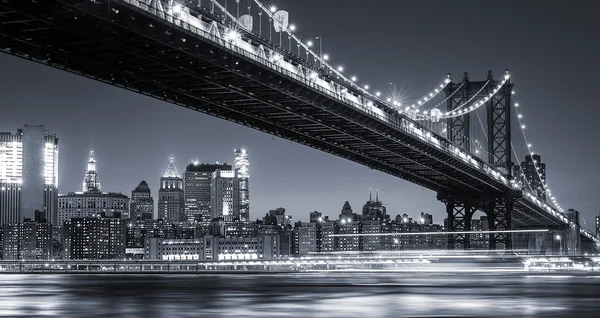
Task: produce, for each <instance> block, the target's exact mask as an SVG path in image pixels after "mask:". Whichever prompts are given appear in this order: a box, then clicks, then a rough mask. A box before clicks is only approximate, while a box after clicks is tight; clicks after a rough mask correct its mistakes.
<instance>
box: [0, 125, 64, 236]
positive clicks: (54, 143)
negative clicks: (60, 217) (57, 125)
mask: <svg viewBox="0 0 600 318" xmlns="http://www.w3.org/2000/svg"><path fill="white" fill-rule="evenodd" d="M57 189H58V138H57V137H56V135H51V134H50V133H48V131H46V130H45V129H44V126H32V125H24V126H23V128H22V129H19V130H18V131H17V133H16V134H12V133H5V132H4V133H0V224H4V223H19V222H22V221H23V219H26V218H27V219H34V218H35V215H34V214H35V211H36V210H37V211H44V212H45V213H46V215H47V218H48V219H49V220H50V221H52V222H56V217H57V213H56V207H57V196H58V190H57Z"/></svg>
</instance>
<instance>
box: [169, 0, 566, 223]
mask: <svg viewBox="0 0 600 318" xmlns="http://www.w3.org/2000/svg"><path fill="white" fill-rule="evenodd" d="M209 1H210V3H211V4H212V5H213V7H214V6H215V5H216V6H217V7H218V8H219V9H220V10H221V11H223V13H224V14H225V15H226V16H228V17H229V18H230V19H232V20H233V21H234V23H236V24H237V25H239V24H240V21H239V4H240V0H236V4H237V15H238V17H237V18H236V17H234V16H233V15H231V13H229V12H228V10H227V8H226V7H223V6H222V5H221V4H219V3H218V2H217V1H216V0H209ZM247 1H248V12H249V13H250V10H251V3H252V1H253V2H254V3H256V5H257V6H258V7H259V8H260V10H262V11H260V12H259V16H260V17H262V14H263V13H264V14H266V16H267V18H268V19H269V21H270V22H271V21H273V27H274V25H275V21H279V23H281V21H280V18H279V17H277V15H278V13H279V12H280V11H279V10H278V9H277V7H276V6H269V7H267V6H265V5H264V4H263V3H262V2H261V1H259V0H247ZM169 3H170V5H171V8H170V9H169V10H170V11H171V12H173V13H181V12H183V11H184V10H187V8H186V7H185V3H181V2H171V1H170V2H169ZM225 5H227V3H226V2H225ZM279 15H281V14H279ZM285 15H286V19H287V12H285ZM259 23H262V21H260V20H259ZM286 24H287V22H286ZM270 27H271V26H270ZM296 30H297V27H296V25H295V24H287V25H286V27H285V28H281V30H280V31H279V32H280V33H282V32H285V33H287V34H288V40H291V39H294V41H296V43H297V46H298V51H299V52H300V47H302V48H304V49H305V51H306V54H307V56H308V55H312V56H313V58H314V59H315V61H318V62H319V63H320V65H322V66H325V67H327V68H328V69H329V70H330V71H331V72H332V73H334V74H335V75H336V76H337V77H338V78H340V79H342V80H344V81H345V82H346V83H347V84H349V85H351V86H352V87H354V88H355V89H357V90H359V91H360V92H361V93H362V94H364V95H366V96H368V97H369V98H370V99H373V100H377V101H379V102H381V103H382V104H385V105H387V106H389V107H391V108H393V109H396V110H397V111H398V112H399V113H403V112H404V113H406V114H407V115H408V116H409V118H411V119H413V120H419V121H430V122H439V121H440V120H441V119H449V118H455V117H459V116H464V115H466V114H468V113H471V112H473V111H475V110H477V109H479V108H480V107H481V106H483V105H485V104H486V103H487V102H488V101H489V100H490V99H491V98H492V97H493V96H495V95H496V94H497V93H498V92H499V91H500V90H501V89H502V88H503V87H504V85H505V84H506V83H507V82H508V81H509V80H510V74H509V73H508V72H507V73H506V74H505V76H504V78H503V80H502V81H501V82H500V83H499V84H498V85H497V86H496V87H495V88H494V90H493V91H492V92H491V93H490V94H489V95H487V96H485V97H484V98H483V99H482V100H479V101H477V102H475V103H472V102H473V100H474V99H475V98H476V97H477V96H479V94H480V93H481V92H482V91H483V90H484V89H485V88H486V87H487V86H488V85H489V84H490V81H489V80H488V81H487V82H486V83H485V85H483V87H482V88H481V89H480V90H479V91H478V92H477V93H476V94H474V95H473V96H472V97H471V98H470V99H469V100H467V101H466V102H463V103H462V104H460V105H459V106H457V107H455V108H454V109H453V110H452V111H448V112H445V113H442V112H441V111H440V110H439V108H438V107H440V106H442V105H443V104H444V103H445V102H447V101H448V100H449V99H450V98H452V97H453V96H454V94H456V93H457V92H458V91H460V88H462V86H463V85H464V84H465V81H463V82H462V83H461V84H460V86H459V87H458V89H456V90H454V91H453V92H452V93H451V94H450V95H449V96H447V97H446V98H445V99H444V100H442V101H441V102H439V103H437V104H435V105H434V106H433V107H432V108H431V109H425V110H423V111H420V110H419V108H420V107H422V106H425V105H429V104H430V102H432V101H434V100H435V98H436V96H438V94H439V93H440V92H441V91H444V90H445V89H446V88H447V86H448V85H449V84H451V83H452V81H451V78H450V76H448V77H447V78H446V79H445V80H444V81H443V82H442V83H441V84H440V85H438V86H437V87H436V88H434V89H433V90H431V91H430V92H429V93H428V94H426V95H425V96H423V97H422V99H419V100H418V101H417V102H416V103H415V104H412V105H411V106H405V107H404V108H402V107H403V106H404V105H402V103H401V101H398V100H394V99H392V98H387V99H385V100H382V99H380V97H381V92H379V91H376V92H375V93H374V94H372V93H371V92H370V91H369V88H370V87H369V85H368V84H365V85H362V86H361V85H359V84H358V77H357V76H355V75H353V76H350V77H348V76H346V75H345V74H344V73H343V72H344V71H345V68H344V67H343V66H342V65H339V66H337V67H333V66H332V65H331V64H330V63H329V60H330V59H331V58H330V55H329V54H327V53H323V52H320V53H319V54H317V53H316V52H315V51H313V50H312V47H313V46H314V43H313V42H312V41H311V40H308V41H304V40H302V39H300V38H299V37H298V36H296V35H295V31H296ZM226 37H227V38H229V39H235V38H239V37H240V34H239V32H238V31H237V30H231V31H230V32H229V33H228V34H227V35H226ZM280 44H281V43H280ZM290 48H291V42H290ZM278 56H279V57H280V58H281V59H282V57H281V55H279V54H275V55H274V57H273V59H274V60H276V59H277V57H278ZM317 76H318V75H317V74H316V73H315V72H311V73H310V77H311V78H313V79H314V78H316V77H317ZM367 104H368V105H369V106H373V102H372V101H368V103H367ZM514 106H515V109H517V107H518V103H515V104H514ZM517 116H518V119H519V124H520V128H521V132H522V133H523V137H524V139H525V140H526V142H527V137H526V135H525V131H524V130H525V125H524V124H523V122H522V117H523V116H522V114H521V113H519V111H518V110H517ZM447 129H448V127H447V125H445V126H444V128H443V130H442V133H443V132H446V130H447ZM466 138H467V139H468V140H467V142H469V143H471V144H472V145H473V146H475V147H474V148H476V150H475V152H476V153H477V154H479V152H480V151H481V152H482V153H485V152H486V151H485V149H484V148H483V147H482V145H481V144H480V143H479V142H478V140H473V139H471V138H468V137H466ZM527 145H528V148H529V152H530V154H533V153H532V152H531V144H529V143H527ZM534 167H535V170H536V173H537V174H538V178H539V179H540V180H542V185H543V187H544V189H545V191H546V193H547V194H548V195H549V197H550V198H551V199H552V202H553V203H554V205H555V206H556V207H557V208H558V210H559V211H561V212H563V210H562V208H561V207H560V205H558V204H557V203H556V198H555V197H554V196H553V195H552V194H551V192H550V190H549V189H547V186H546V182H545V180H543V179H542V178H541V176H540V172H539V167H538V166H537V163H536V162H534ZM525 180H526V179H525ZM526 181H527V180H526ZM513 182H514V181H513ZM527 182H528V181H527Z"/></svg>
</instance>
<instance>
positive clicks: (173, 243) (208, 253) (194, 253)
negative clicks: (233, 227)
mask: <svg viewBox="0 0 600 318" xmlns="http://www.w3.org/2000/svg"><path fill="white" fill-rule="evenodd" d="M273 240H274V237H273V236H270V235H265V236H255V237H218V236H212V235H206V236H204V237H202V238H200V239H164V238H148V239H147V240H146V247H145V256H144V257H145V258H146V259H159V260H172V261H178V260H214V261H227V260H271V259H274V258H277V257H279V255H278V252H277V251H275V250H274V249H273V246H275V244H274V243H273Z"/></svg>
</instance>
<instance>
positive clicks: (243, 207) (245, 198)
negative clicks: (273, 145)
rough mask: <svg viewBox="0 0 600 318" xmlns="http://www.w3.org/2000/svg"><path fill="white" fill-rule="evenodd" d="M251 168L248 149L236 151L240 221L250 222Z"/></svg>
mask: <svg viewBox="0 0 600 318" xmlns="http://www.w3.org/2000/svg"><path fill="white" fill-rule="evenodd" d="M249 167H250V164H249V161H248V152H247V151H246V149H235V170H237V171H238V180H239V183H240V185H239V187H240V194H239V198H240V221H241V222H243V223H248V222H250V173H249V171H248V169H249Z"/></svg>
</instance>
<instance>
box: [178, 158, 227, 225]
mask: <svg viewBox="0 0 600 318" xmlns="http://www.w3.org/2000/svg"><path fill="white" fill-rule="evenodd" d="M217 169H219V170H225V171H227V170H231V165H228V164H226V163H223V164H219V163H215V164H210V163H198V162H194V163H191V164H189V165H188V166H187V168H186V169H185V174H184V182H183V190H184V196H185V216H186V218H187V219H188V220H200V222H201V223H202V224H204V225H209V224H210V221H211V219H212V217H211V213H210V186H211V183H212V177H213V173H214V172H215V171H217Z"/></svg>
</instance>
